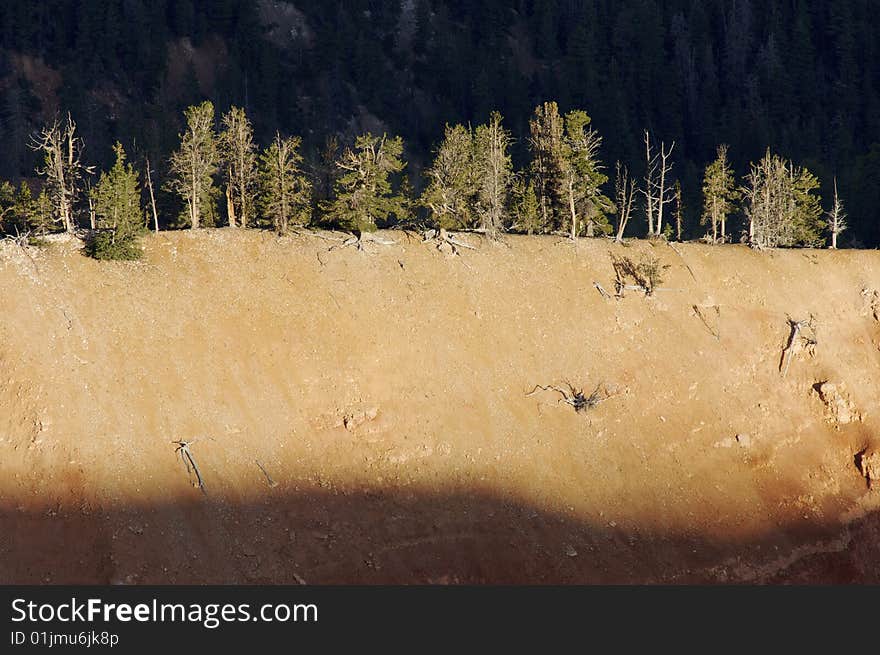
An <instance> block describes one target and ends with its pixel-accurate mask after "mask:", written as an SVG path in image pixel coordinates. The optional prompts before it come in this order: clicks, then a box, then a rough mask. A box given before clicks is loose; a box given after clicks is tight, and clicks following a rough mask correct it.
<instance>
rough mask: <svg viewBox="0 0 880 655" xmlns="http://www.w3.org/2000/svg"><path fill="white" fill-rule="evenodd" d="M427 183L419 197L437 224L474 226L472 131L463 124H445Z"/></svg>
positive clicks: (474, 187) (475, 186)
mask: <svg viewBox="0 0 880 655" xmlns="http://www.w3.org/2000/svg"><path fill="white" fill-rule="evenodd" d="M425 177H427V179H428V186H427V187H426V188H425V190H424V192H423V193H422V196H421V198H420V200H419V202H420V204H421V205H422V206H423V207H425V208H427V209H428V211H429V212H430V214H431V218H432V219H433V222H434V223H436V225H437V227H440V228H443V229H447V230H455V229H459V230H460V229H468V228H473V227H475V225H474V209H475V207H474V205H475V200H476V198H475V197H476V193H477V180H476V171H475V161H474V134H473V131H472V130H471V129H470V128H467V127H464V126H463V125H455V126H450V125H448V124H447V125H446V131H445V133H444V136H443V140H442V141H441V142H440V145H439V146H438V148H437V151H436V155H435V157H434V161H433V163H432V164H431V167H430V168H428V170H427V171H425Z"/></svg>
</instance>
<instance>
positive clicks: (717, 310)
mask: <svg viewBox="0 0 880 655" xmlns="http://www.w3.org/2000/svg"><path fill="white" fill-rule="evenodd" d="M711 307H712V308H713V309H714V310H715V315H716V316H717V317H718V322H719V324H720V323H721V308H720V307H719V306H718V305H711ZM693 308H694V313H695V314H696V315H697V318H699V319H700V320H701V321H702V322H703V325H705V326H706V329H707V330H709V333H710V334H711V335H712V336H713V337H715V338H716V339H721V329H720V328H719V329H717V330H716V329H713V328H712V326H711V325H709V321H708V320H706V317H705V315H704V314H703V311H702V310H701V309H700V306H699V305H694V306H693Z"/></svg>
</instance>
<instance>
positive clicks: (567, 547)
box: [565, 544, 578, 557]
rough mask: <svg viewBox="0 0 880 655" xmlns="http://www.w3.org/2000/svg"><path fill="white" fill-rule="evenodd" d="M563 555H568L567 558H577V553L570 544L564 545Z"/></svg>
mask: <svg viewBox="0 0 880 655" xmlns="http://www.w3.org/2000/svg"><path fill="white" fill-rule="evenodd" d="M565 554H566V555H568V556H569V557H577V555H578V552H577V551H576V550H575V549H574V546H572V545H571V544H566V545H565Z"/></svg>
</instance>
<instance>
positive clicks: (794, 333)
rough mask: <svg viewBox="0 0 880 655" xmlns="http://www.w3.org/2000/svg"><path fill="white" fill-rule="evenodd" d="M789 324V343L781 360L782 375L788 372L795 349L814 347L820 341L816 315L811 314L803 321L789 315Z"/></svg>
mask: <svg viewBox="0 0 880 655" xmlns="http://www.w3.org/2000/svg"><path fill="white" fill-rule="evenodd" d="M787 319H788V326H789V328H790V330H791V332H790V333H789V335H788V343H787V344H786V346H785V348H783V349H782V356H781V358H780V360H779V370H780V372H781V373H782V377H785V376H786V374H787V373H788V367H789V366H791V359H792V356H793V355H794V353H795V351H801V350H804V349H812V348H813V347H814V346H815V345H816V344H817V343H818V341H817V340H816V327H815V317H814V316H813V315H812V314H810V318H809V319H807V320H803V321H795V320H794V319H792V318H791V316H787Z"/></svg>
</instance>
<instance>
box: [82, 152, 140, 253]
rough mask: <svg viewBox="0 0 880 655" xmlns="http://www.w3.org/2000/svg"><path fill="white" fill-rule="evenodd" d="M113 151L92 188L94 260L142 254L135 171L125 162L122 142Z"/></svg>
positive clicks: (138, 189)
mask: <svg viewBox="0 0 880 655" xmlns="http://www.w3.org/2000/svg"><path fill="white" fill-rule="evenodd" d="M113 152H114V153H115V154H116V162H115V163H114V164H113V168H111V169H110V170H109V171H108V172H106V173H101V177H100V179H99V180H98V185H97V186H96V187H95V188H94V189H93V190H92V197H93V200H94V207H95V217H96V219H97V227H98V232H97V234H95V235H94V237H93V239H92V241H91V243H90V244H89V253H90V254H91V255H92V256H93V257H95V258H97V259H137V258H138V257H140V254H141V251H140V248H138V247H137V245H138V237H139V236H140V235H141V233H142V232H143V231H144V220H143V217H144V210H143V207H142V206H141V190H140V186H139V184H138V174H137V172H136V171H135V170H134V169H133V168H132V166H131V164H127V163H126V162H125V159H126V157H125V150H123V148H122V144H120V143H119V142H117V143H116V145H115V146H114V147H113Z"/></svg>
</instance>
